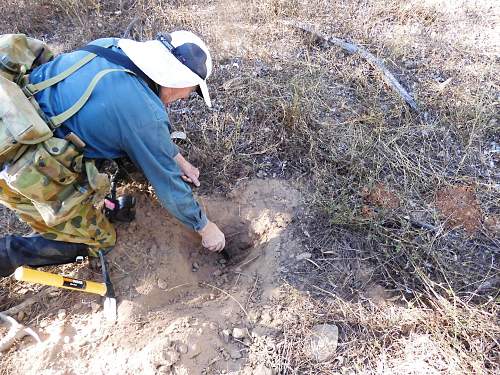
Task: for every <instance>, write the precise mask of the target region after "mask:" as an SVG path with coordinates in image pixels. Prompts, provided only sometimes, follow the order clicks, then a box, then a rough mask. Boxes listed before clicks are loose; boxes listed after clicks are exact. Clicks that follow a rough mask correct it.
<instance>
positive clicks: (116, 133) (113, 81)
mask: <svg viewBox="0 0 500 375" xmlns="http://www.w3.org/2000/svg"><path fill="white" fill-rule="evenodd" d="M110 42H114V45H116V44H117V43H116V42H117V39H113V38H106V39H98V40H96V41H94V42H92V44H96V45H102V46H105V45H109V43H110ZM112 48H113V50H114V51H117V52H120V53H123V52H122V51H121V49H119V48H118V47H112ZM87 53H88V52H84V51H75V52H71V53H66V54H62V55H60V56H58V57H57V58H56V59H54V60H53V61H51V62H49V63H46V64H44V65H42V66H40V67H38V68H36V69H35V70H34V71H33V72H32V73H31V75H30V81H31V82H32V83H39V82H41V81H44V80H46V79H48V78H51V77H53V76H55V75H57V74H58V73H60V72H62V71H64V70H66V69H67V68H69V67H70V66H71V65H73V64H74V63H76V62H78V61H79V60H80V59H82V58H83V57H84V56H85V55H86V54H87ZM110 68H118V69H123V67H121V66H119V65H116V64H114V63H111V62H109V61H107V60H106V59H104V58H101V57H99V56H98V57H96V58H94V59H93V60H92V61H90V62H89V63H87V64H86V65H84V66H83V67H82V68H80V69H79V70H78V71H77V72H75V73H74V74H72V75H71V76H70V77H68V78H66V79H65V80H64V81H62V82H60V83H58V84H57V85H55V86H52V87H50V88H48V89H46V90H43V91H41V92H40V93H38V94H36V96H35V98H36V100H37V102H38V103H39V105H40V107H41V109H42V110H43V111H44V112H45V114H46V115H47V116H49V117H50V116H54V115H58V114H60V113H62V112H64V111H65V110H66V109H68V108H69V107H71V106H72V105H73V104H74V103H75V102H76V101H77V100H78V99H80V97H81V96H82V94H83V92H84V91H85V89H86V88H87V86H88V84H89V83H90V81H91V80H92V78H94V76H95V75H96V74H97V73H99V72H100V71H102V70H104V69H110ZM169 124H170V123H169V119H168V115H167V112H166V110H165V107H164V105H163V103H162V102H161V101H160V99H159V98H158V96H157V95H156V94H155V93H154V92H153V91H152V90H150V89H149V87H148V86H147V84H146V83H145V82H144V81H143V80H142V79H141V78H138V77H136V76H134V75H131V74H128V73H125V72H113V73H109V74H107V75H106V76H105V77H104V78H102V79H101V81H100V82H99V83H98V85H97V87H96V88H95V90H94V91H93V93H92V95H91V97H90V99H89V100H88V102H87V103H86V104H85V106H84V107H83V108H82V109H81V110H80V111H79V112H78V113H77V114H76V115H74V116H73V117H71V118H70V119H69V120H67V121H66V122H65V123H64V124H63V125H62V126H61V127H60V128H58V129H57V130H56V136H58V137H61V138H62V137H64V136H65V135H66V134H67V133H69V132H73V133H75V134H76V135H78V137H80V138H81V139H82V140H83V141H84V142H85V143H86V147H85V150H84V155H85V156H86V157H88V158H94V159H115V158H119V157H123V156H126V155H128V156H129V157H130V159H132V161H133V162H134V163H135V164H136V165H137V166H138V167H139V168H141V169H142V171H143V172H144V174H145V176H146V178H147V179H148V180H149V182H150V183H151V184H152V185H153V187H154V189H155V191H156V194H157V195H158V197H159V199H160V200H161V202H162V204H163V206H164V207H166V208H167V210H168V211H169V212H170V213H171V214H172V215H174V216H175V217H176V218H177V219H179V220H180V221H181V222H183V223H184V224H185V225H187V226H189V227H191V228H192V229H194V230H200V229H202V228H203V227H204V226H205V225H206V223H207V217H206V215H205V214H204V212H203V210H202V209H201V208H200V206H199V204H198V202H197V201H196V200H195V199H194V197H193V194H192V191H191V188H190V187H189V185H188V184H187V183H185V182H184V181H183V180H182V179H181V171H180V169H179V167H178V165H177V163H176V161H175V160H174V157H175V156H176V155H177V153H178V149H177V147H176V146H175V145H174V144H173V142H172V141H171V139H170V132H169Z"/></svg>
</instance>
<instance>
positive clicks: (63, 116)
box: [49, 69, 135, 128]
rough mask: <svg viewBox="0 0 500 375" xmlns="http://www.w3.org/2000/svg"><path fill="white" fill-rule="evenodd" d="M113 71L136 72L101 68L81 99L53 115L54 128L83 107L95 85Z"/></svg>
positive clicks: (52, 124)
mask: <svg viewBox="0 0 500 375" xmlns="http://www.w3.org/2000/svg"><path fill="white" fill-rule="evenodd" d="M113 72H125V73H129V74H135V73H134V72H133V71H131V70H128V69H105V70H101V71H100V72H99V73H97V74H96V76H95V77H94V78H93V79H92V81H91V82H90V84H89V85H88V87H87V89H86V90H85V92H84V93H83V95H82V96H81V97H80V99H78V100H77V102H76V103H75V104H73V105H72V106H71V107H70V108H68V109H67V110H66V111H64V112H63V113H60V114H58V115H57V116H53V117H51V118H50V119H49V122H50V125H51V127H52V128H57V127H59V126H60V125H61V124H63V123H64V122H65V121H67V120H68V119H69V118H71V117H73V116H74V115H75V114H76V113H77V112H78V111H79V110H80V109H82V107H83V106H84V105H85V103H87V101H88V100H89V98H90V95H92V91H94V89H95V87H96V86H97V84H98V83H99V81H100V80H101V79H102V78H103V77H104V76H105V75H107V74H109V73H113Z"/></svg>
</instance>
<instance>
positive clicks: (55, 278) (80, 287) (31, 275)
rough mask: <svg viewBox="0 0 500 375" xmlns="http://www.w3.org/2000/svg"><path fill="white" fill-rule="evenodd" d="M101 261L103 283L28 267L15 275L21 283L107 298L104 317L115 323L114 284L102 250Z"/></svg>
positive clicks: (19, 268)
mask: <svg viewBox="0 0 500 375" xmlns="http://www.w3.org/2000/svg"><path fill="white" fill-rule="evenodd" d="M99 259H100V261H101V268H102V277H103V280H104V282H103V283H97V282H94V281H86V280H79V279H74V278H72V277H66V276H62V275H58V274H54V273H49V272H43V271H38V270H35V269H32V268H28V267H18V268H17V269H16V272H15V273H14V277H15V278H16V280H19V281H26V282H30V283H36V284H42V285H48V286H55V287H57V288H63V289H70V290H76V291H79V292H86V293H92V294H98V295H100V296H103V297H104V298H105V299H104V316H105V318H106V320H107V321H109V322H115V321H116V319H117V311H116V296H115V291H114V289H113V284H112V283H111V278H110V277H109V272H108V264H107V262H106V259H105V258H104V251H102V250H100V251H99Z"/></svg>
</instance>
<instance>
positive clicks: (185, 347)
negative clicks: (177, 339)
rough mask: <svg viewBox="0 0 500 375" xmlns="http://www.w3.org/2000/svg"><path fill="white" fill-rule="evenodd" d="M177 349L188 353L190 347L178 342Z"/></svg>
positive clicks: (182, 352)
mask: <svg viewBox="0 0 500 375" xmlns="http://www.w3.org/2000/svg"><path fill="white" fill-rule="evenodd" d="M177 351H178V352H179V353H181V354H186V353H187V352H188V347H187V345H185V344H177Z"/></svg>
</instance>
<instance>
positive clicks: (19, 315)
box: [17, 311, 26, 320]
mask: <svg viewBox="0 0 500 375" xmlns="http://www.w3.org/2000/svg"><path fill="white" fill-rule="evenodd" d="M25 317H26V313H25V312H24V311H19V312H18V313H17V320H23V319H24V318H25Z"/></svg>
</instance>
